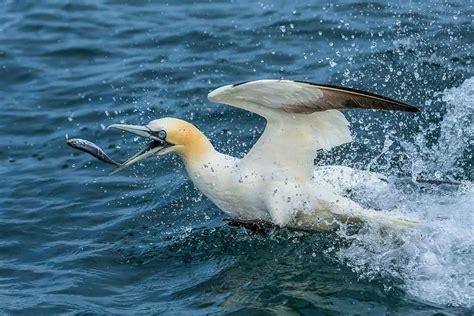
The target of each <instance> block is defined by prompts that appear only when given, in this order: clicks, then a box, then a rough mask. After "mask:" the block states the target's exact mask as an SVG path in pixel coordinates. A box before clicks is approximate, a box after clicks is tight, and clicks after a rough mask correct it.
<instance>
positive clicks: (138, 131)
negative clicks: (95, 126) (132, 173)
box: [107, 124, 173, 175]
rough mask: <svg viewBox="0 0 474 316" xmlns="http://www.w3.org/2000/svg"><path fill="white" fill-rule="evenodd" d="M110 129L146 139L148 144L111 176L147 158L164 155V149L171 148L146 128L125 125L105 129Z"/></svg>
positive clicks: (115, 125) (114, 125) (113, 125)
mask: <svg viewBox="0 0 474 316" xmlns="http://www.w3.org/2000/svg"><path fill="white" fill-rule="evenodd" d="M110 128H116V129H120V130H123V131H127V132H129V133H132V134H135V135H138V136H141V137H145V138H148V139H149V140H150V142H149V143H148V144H146V145H145V147H143V148H142V149H141V150H140V151H138V152H137V153H136V154H134V155H133V156H132V157H130V158H128V159H127V161H125V162H124V163H122V164H121V165H120V167H118V168H117V169H115V170H114V171H113V172H112V173H111V175H112V174H115V173H117V172H119V171H120V170H123V169H125V168H126V167H128V166H131V165H133V164H135V163H137V162H139V161H141V160H144V159H146V158H148V157H151V156H154V155H156V156H159V155H161V154H164V153H165V151H166V150H165V149H167V148H169V147H171V146H173V145H172V144H170V143H168V142H166V141H165V140H162V139H160V138H158V137H157V136H155V135H153V131H152V130H150V129H149V128H148V127H146V126H140V125H127V124H112V125H110V126H108V127H107V129H110Z"/></svg>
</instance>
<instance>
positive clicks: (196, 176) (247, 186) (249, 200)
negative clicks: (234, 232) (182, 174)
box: [188, 163, 269, 219]
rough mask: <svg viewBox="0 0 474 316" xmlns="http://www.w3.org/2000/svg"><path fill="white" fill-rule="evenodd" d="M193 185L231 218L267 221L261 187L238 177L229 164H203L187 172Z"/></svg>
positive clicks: (235, 170)
mask: <svg viewBox="0 0 474 316" xmlns="http://www.w3.org/2000/svg"><path fill="white" fill-rule="evenodd" d="M188 174H189V176H190V178H191V180H192V181H193V183H194V185H195V186H196V187H197V188H198V189H199V190H200V191H201V192H202V193H203V194H204V195H206V196H207V197H208V198H209V199H210V200H211V201H212V202H213V203H214V204H216V205H217V206H218V207H219V208H220V209H221V210H222V211H224V212H225V213H226V214H227V215H229V216H231V217H233V218H241V219H256V218H259V219H268V218H269V215H268V212H266V207H265V203H264V199H263V195H262V193H261V191H262V183H261V182H259V181H256V179H252V178H249V177H248V176H247V177H245V176H243V175H241V173H240V172H239V170H238V168H236V167H235V166H234V165H232V164H222V163H221V164H218V163H204V164H202V165H201V166H194V167H193V168H189V169H188Z"/></svg>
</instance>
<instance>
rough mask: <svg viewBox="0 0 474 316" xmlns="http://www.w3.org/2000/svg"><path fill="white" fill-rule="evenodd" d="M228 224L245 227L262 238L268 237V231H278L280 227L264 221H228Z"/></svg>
mask: <svg viewBox="0 0 474 316" xmlns="http://www.w3.org/2000/svg"><path fill="white" fill-rule="evenodd" d="M226 221H227V224H228V225H230V226H235V227H243V228H245V229H248V230H250V231H251V232H253V233H255V234H258V235H260V236H266V235H267V229H278V228H280V226H278V225H275V224H273V223H271V222H267V221H264V220H246V219H226Z"/></svg>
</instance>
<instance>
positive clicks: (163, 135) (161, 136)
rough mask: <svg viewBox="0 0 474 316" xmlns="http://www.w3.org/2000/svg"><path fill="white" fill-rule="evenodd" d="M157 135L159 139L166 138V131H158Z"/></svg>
mask: <svg viewBox="0 0 474 316" xmlns="http://www.w3.org/2000/svg"><path fill="white" fill-rule="evenodd" d="M157 136H158V137H159V138H161V139H163V140H164V139H166V132H165V131H159V132H158V134H157Z"/></svg>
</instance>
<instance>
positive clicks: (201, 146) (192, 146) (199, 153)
mask: <svg viewBox="0 0 474 316" xmlns="http://www.w3.org/2000/svg"><path fill="white" fill-rule="evenodd" d="M181 144H182V145H181V146H179V149H178V150H177V153H178V154H179V155H180V156H181V159H182V160H183V161H184V163H185V164H186V165H189V164H194V163H201V162H204V161H206V160H208V159H209V158H211V157H212V156H214V155H215V154H216V153H217V152H216V150H215V149H214V146H212V144H211V142H210V141H209V139H208V138H207V137H206V135H204V133H202V132H201V131H200V130H199V129H197V128H196V127H195V126H194V125H192V124H189V126H187V127H186V138H185V139H184V140H182V141H181Z"/></svg>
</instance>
